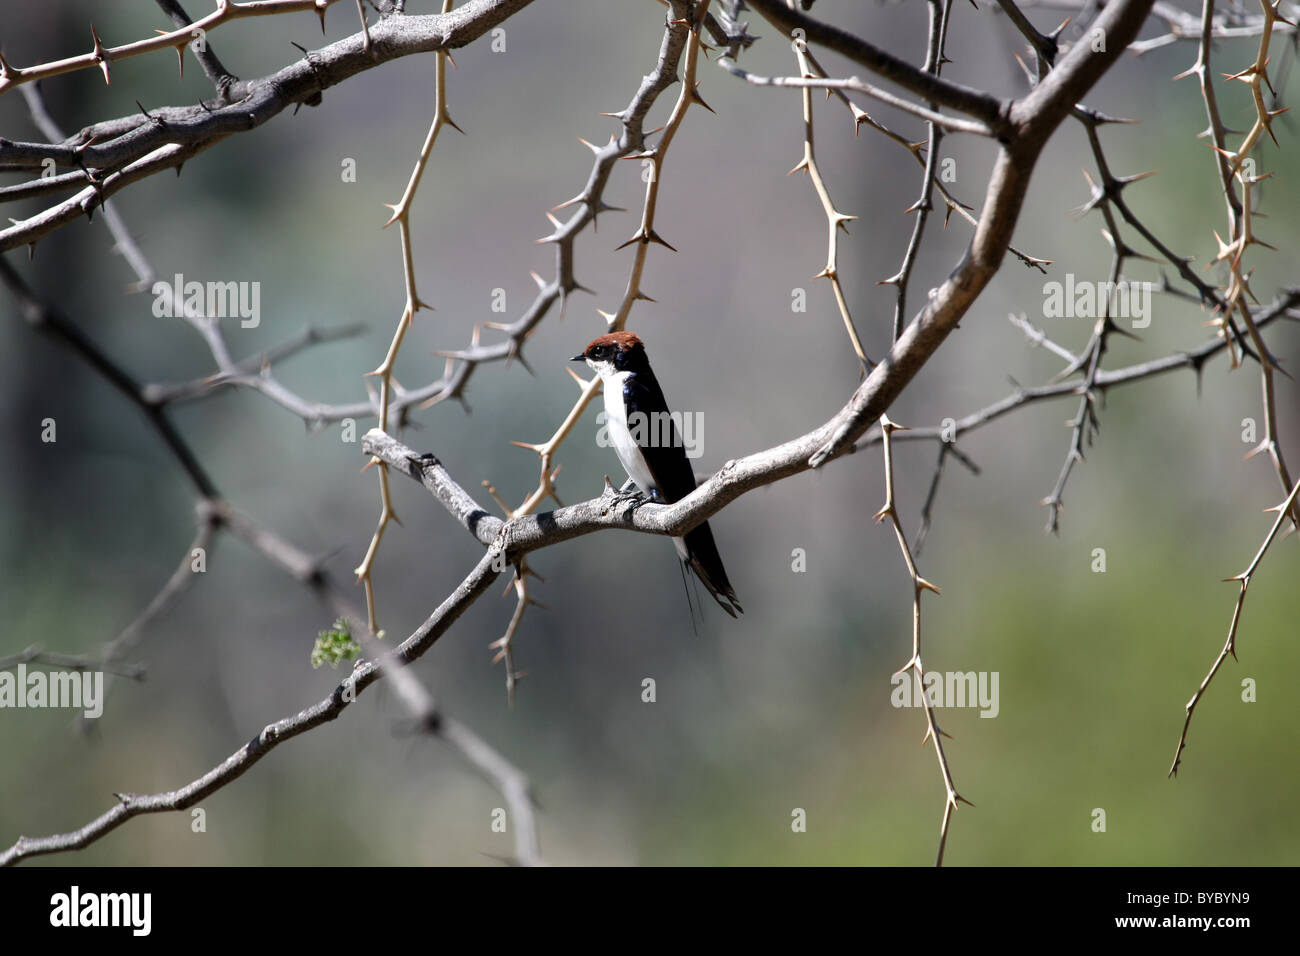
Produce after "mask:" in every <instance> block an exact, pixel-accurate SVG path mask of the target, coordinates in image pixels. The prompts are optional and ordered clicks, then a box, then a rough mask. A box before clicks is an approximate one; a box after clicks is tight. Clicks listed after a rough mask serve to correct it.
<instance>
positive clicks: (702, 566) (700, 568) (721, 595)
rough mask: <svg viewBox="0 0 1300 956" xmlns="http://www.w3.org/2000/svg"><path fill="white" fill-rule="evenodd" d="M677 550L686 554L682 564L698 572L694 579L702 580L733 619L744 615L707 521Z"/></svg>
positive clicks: (705, 587) (684, 539)
mask: <svg viewBox="0 0 1300 956" xmlns="http://www.w3.org/2000/svg"><path fill="white" fill-rule="evenodd" d="M677 550H678V552H679V553H681V552H684V553H682V560H683V561H684V562H686V565H687V566H688V567H689V568H690V569H691V570H692V571H694V572H695V576H696V577H697V578H699V579H700V583H701V584H703V585H704V589H705V590H706V591H708V592H709V594H711V595H713V599H714V600H715V601H717V602H718V606H719V607H721V608H722V609H723V610H724V611H726V612H727V613H728V614H730V615H731V616H732V617H735V616H736V615H737V614H744V613H745V610H744V608H742V607H741V606H740V601H738V600H737V599H736V591H735V588H733V587H732V586H731V582H730V581H728V580H727V571H726V569H725V568H724V567H723V566H722V557H721V556H720V555H719V554H718V546H717V545H716V544H714V543H713V532H712V531H710V530H709V523H708V522H707V521H706V522H705V523H704V524H702V525H700V526H699V527H698V528H696V529H695V530H693V531H690V532H687V534H686V537H685V538H683V539H682V543H681V544H680V545H679V546H678V549H677Z"/></svg>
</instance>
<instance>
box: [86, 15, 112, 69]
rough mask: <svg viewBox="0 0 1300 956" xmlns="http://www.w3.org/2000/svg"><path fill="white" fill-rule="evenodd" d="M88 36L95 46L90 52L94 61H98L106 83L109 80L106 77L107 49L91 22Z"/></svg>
mask: <svg viewBox="0 0 1300 956" xmlns="http://www.w3.org/2000/svg"><path fill="white" fill-rule="evenodd" d="M90 36H91V39H93V40H94V41H95V47H94V49H93V50H91V51H90V52H91V54H92V55H93V56H94V57H95V59H96V61H98V63H99V68H100V70H102V71H103V73H104V83H105V84H108V83H110V82H111V80H109V78H108V56H107V51H106V50H105V49H104V44H102V43H100V42H99V33H98V32H97V31H96V30H95V25H94V24H93V23H92V24H91V25H90Z"/></svg>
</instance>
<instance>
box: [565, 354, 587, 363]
mask: <svg viewBox="0 0 1300 956" xmlns="http://www.w3.org/2000/svg"><path fill="white" fill-rule="evenodd" d="M569 361H570V362H585V361H587V356H585V355H581V354H579V355H575V356H574V357H573V358H571V359H569Z"/></svg>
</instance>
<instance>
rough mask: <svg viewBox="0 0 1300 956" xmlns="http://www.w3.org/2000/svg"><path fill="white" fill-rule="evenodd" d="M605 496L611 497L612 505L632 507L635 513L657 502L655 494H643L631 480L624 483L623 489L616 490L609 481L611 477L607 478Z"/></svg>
mask: <svg viewBox="0 0 1300 956" xmlns="http://www.w3.org/2000/svg"><path fill="white" fill-rule="evenodd" d="M605 494H607V495H608V496H609V498H610V504H611V505H630V506H631V510H633V511H635V510H636V509H637V508H639V507H641V506H642V505H643V504H646V503H647V502H652V501H655V500H656V499H655V496H654V495H653V494H650V495H647V494H645V493H644V492H642V491H641V489H640V488H639V487H637V485H636V483H635V482H634V481H633V480H632V479H631V478H629V479H628V480H627V481H626V482H624V483H623V487H621V488H615V487H614V485H613V483H612V482H611V481H610V480H609V475H606V476H605Z"/></svg>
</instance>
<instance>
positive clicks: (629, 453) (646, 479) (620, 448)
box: [605, 372, 659, 495]
mask: <svg viewBox="0 0 1300 956" xmlns="http://www.w3.org/2000/svg"><path fill="white" fill-rule="evenodd" d="M631 374H632V373H631V372H616V373H614V374H613V375H610V376H609V377H608V378H606V379H605V427H606V428H608V429H609V439H610V441H611V442H613V443H614V453H615V454H616V455H618V460H619V461H620V462H621V463H622V465H623V468H624V469H625V470H626V471H627V473H628V476H629V477H630V478H631V479H632V480H633V481H635V482H636V483H637V485H638V486H640V488H641V490H642V491H643V492H645V493H646V494H647V495H648V494H650V492H651V491H657V490H659V485H658V484H657V483H656V482H655V480H654V476H653V475H651V474H650V469H649V468H647V467H646V463H645V458H644V457H642V455H641V449H640V448H638V447H637V444H636V442H635V441H633V440H632V433H631V432H630V431H629V430H628V427H627V407H626V406H625V405H624V404H623V383H624V382H626V381H627V377H628V376H629V375H631Z"/></svg>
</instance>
